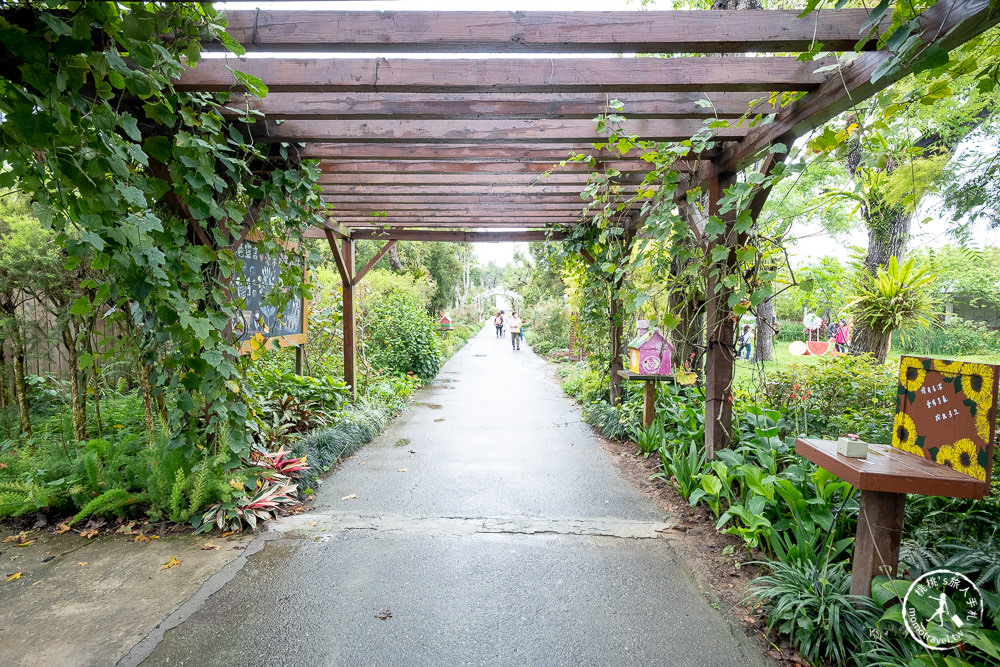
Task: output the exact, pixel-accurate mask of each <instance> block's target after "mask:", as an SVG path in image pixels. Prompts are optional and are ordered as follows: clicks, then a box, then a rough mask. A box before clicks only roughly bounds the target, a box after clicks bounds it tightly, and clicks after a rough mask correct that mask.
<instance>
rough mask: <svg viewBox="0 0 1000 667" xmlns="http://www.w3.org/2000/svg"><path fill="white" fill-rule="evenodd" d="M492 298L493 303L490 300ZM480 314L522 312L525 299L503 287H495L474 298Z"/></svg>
mask: <svg viewBox="0 0 1000 667" xmlns="http://www.w3.org/2000/svg"><path fill="white" fill-rule="evenodd" d="M491 298H492V301H491V300H490V299H491ZM473 300H474V301H475V303H476V307H477V308H478V309H479V311H480V312H486V311H494V310H505V311H507V312H510V311H511V310H520V309H521V308H522V306H523V305H524V297H523V296H521V295H520V294H518V293H517V292H515V291H513V290H509V289H503V288H502V287H494V288H493V289H490V290H487V291H485V292H482V293H480V294H477V295H476V296H474V297H473Z"/></svg>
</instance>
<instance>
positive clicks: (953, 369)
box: [931, 359, 962, 380]
mask: <svg viewBox="0 0 1000 667" xmlns="http://www.w3.org/2000/svg"><path fill="white" fill-rule="evenodd" d="M931 368H933V369H934V370H936V371H938V372H940V373H941V375H943V376H944V377H945V378H947V379H949V380H954V379H955V376H956V375H958V374H959V373H961V372H962V362H961V361H947V360H945V359H932V360H931Z"/></svg>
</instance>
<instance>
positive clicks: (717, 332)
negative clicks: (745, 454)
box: [705, 174, 736, 459]
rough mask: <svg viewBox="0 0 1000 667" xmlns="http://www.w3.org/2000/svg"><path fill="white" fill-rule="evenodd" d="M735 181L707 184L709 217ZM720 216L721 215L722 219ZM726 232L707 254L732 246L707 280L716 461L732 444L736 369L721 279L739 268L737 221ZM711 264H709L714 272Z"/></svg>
mask: <svg viewBox="0 0 1000 667" xmlns="http://www.w3.org/2000/svg"><path fill="white" fill-rule="evenodd" d="M735 180H736V177H735V175H733V174H723V175H720V176H715V177H712V178H711V179H709V181H708V186H709V187H708V197H709V201H708V206H709V214H710V215H715V216H720V214H719V200H720V199H721V198H722V195H723V192H724V190H725V188H727V187H728V186H729V185H731V184H732V183H734V182H735ZM720 217H721V216H720ZM727 218H729V219H726V220H723V222H725V223H726V231H725V232H724V233H723V234H722V235H721V237H720V238H718V239H717V240H715V241H712V242H710V243H709V244H708V247H707V249H706V252H707V253H711V252H712V249H713V248H715V247H716V246H719V245H727V244H728V245H729V247H730V249H729V256H728V257H727V258H726V260H725V261H724V262H722V263H715V266H716V267H718V270H719V275H717V276H712V275H711V273H709V275H708V276H707V280H706V281H705V285H706V289H705V291H706V294H705V300H706V302H705V325H706V327H707V336H706V338H707V344H708V352H707V353H706V355H705V455H706V456H707V457H708V458H709V459H712V458H715V452H717V451H719V450H720V449H727V448H729V447H730V446H731V445H732V444H733V433H732V427H733V366H734V364H735V361H736V354H735V350H734V349H733V332H734V329H735V323H734V322H733V319H732V317H731V316H732V308H731V307H730V306H729V297H730V296H731V295H732V293H733V290H732V288H730V287H727V286H726V285H725V284H724V283H723V282H722V279H723V278H724V277H725V274H726V273H728V272H729V271H730V270H731V269H732V268H733V267H734V266H735V265H736V251H735V248H733V247H732V244H733V243H734V241H735V237H736V234H735V231H734V230H733V228H732V224H733V222H734V220H733V219H732V218H731V217H730V216H727ZM711 269H712V265H711V264H710V265H709V271H711Z"/></svg>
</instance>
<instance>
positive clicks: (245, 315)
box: [230, 240, 309, 354]
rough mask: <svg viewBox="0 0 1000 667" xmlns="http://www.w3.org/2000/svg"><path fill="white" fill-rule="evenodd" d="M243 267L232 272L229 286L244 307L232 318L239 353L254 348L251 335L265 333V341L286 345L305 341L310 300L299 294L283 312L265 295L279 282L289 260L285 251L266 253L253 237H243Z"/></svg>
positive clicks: (239, 254)
mask: <svg viewBox="0 0 1000 667" xmlns="http://www.w3.org/2000/svg"><path fill="white" fill-rule="evenodd" d="M236 257H237V259H238V260H240V264H241V268H242V271H241V272H240V273H239V274H237V275H235V276H233V279H232V281H231V282H230V290H231V293H232V296H233V298H234V299H240V300H242V302H243V307H242V308H241V309H240V311H239V313H238V314H237V316H236V317H235V318H234V319H233V323H232V324H233V335H234V337H235V339H236V340H237V341H238V342H239V343H240V354H246V353H247V352H249V351H250V350H251V349H252V347H253V346H252V345H251V339H253V338H254V336H258V335H260V336H262V337H263V338H264V339H265V340H266V345H267V346H268V347H271V346H272V345H273V344H274V343H277V344H278V345H280V346H282V347H284V346H288V345H301V344H303V343H305V342H306V337H307V323H308V319H309V308H308V302H307V301H305V299H303V298H301V297H298V298H295V299H293V300H291V301H289V302H288V304H286V306H285V310H284V312H282V313H279V312H278V307H277V306H272V305H267V304H266V303H265V299H266V297H267V296H268V294H270V293H271V292H272V291H274V289H276V288H277V287H279V286H280V283H281V280H280V279H281V269H282V265H283V264H284V262H286V261H287V257H286V256H285V255H281V256H278V257H271V256H267V255H263V254H261V253H260V251H259V250H258V249H257V246H256V244H255V243H253V242H252V241H249V240H248V241H244V242H243V243H242V244H240V246H239V248H237V249H236Z"/></svg>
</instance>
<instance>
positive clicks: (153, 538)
mask: <svg viewBox="0 0 1000 667" xmlns="http://www.w3.org/2000/svg"><path fill="white" fill-rule="evenodd" d="M149 539H151V540H158V539H160V536H159V535H150V536H149Z"/></svg>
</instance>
